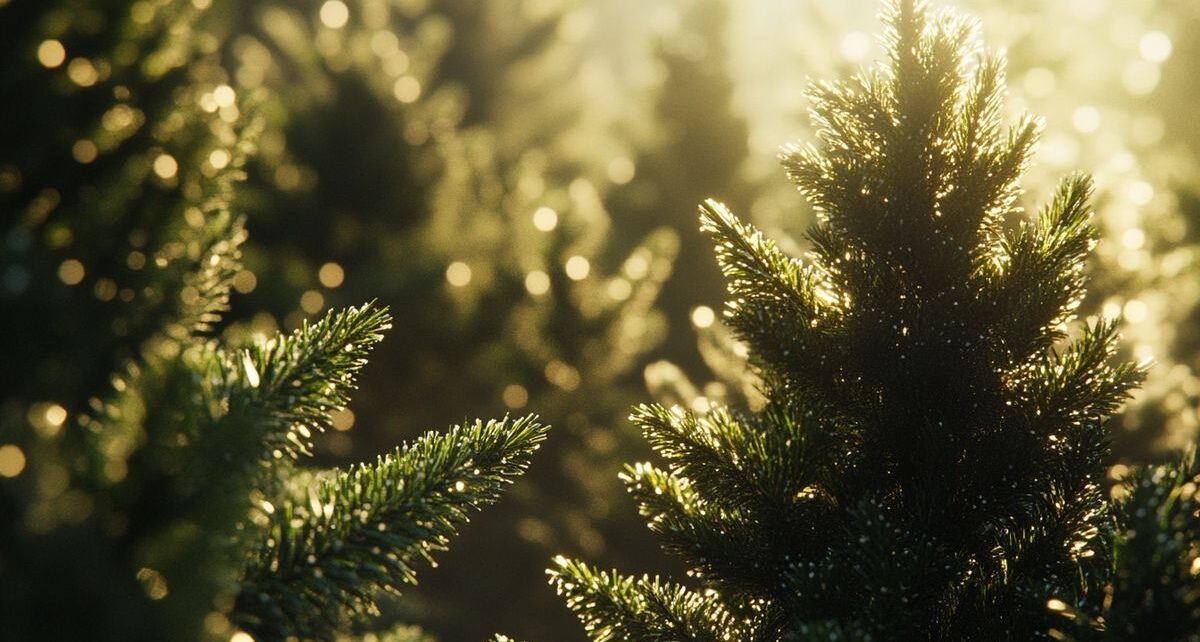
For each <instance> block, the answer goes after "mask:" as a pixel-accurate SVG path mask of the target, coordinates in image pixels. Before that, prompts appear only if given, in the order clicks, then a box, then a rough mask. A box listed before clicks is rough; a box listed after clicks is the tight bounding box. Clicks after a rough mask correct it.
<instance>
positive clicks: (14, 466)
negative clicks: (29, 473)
mask: <svg viewBox="0 0 1200 642" xmlns="http://www.w3.org/2000/svg"><path fill="white" fill-rule="evenodd" d="M23 470H25V453H24V451H22V450H21V449H20V448H19V447H17V446H16V445H15V444H5V445H4V446H0V477H10V478H11V477H16V476H17V475H20V474H21V471H23Z"/></svg>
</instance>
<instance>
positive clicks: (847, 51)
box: [841, 31, 871, 61]
mask: <svg viewBox="0 0 1200 642" xmlns="http://www.w3.org/2000/svg"><path fill="white" fill-rule="evenodd" d="M841 50H842V57H843V58H845V59H846V60H851V61H858V60H862V59H863V58H866V57H867V54H869V53H871V38H870V36H868V35H867V34H865V33H863V32H861V31H851V32H850V33H848V34H846V36H845V37H844V38H842V44H841Z"/></svg>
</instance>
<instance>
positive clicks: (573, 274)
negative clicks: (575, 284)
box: [566, 255, 592, 281]
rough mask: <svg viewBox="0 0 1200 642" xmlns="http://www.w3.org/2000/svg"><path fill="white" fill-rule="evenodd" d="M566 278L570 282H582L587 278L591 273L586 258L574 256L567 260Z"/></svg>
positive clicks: (590, 265)
mask: <svg viewBox="0 0 1200 642" xmlns="http://www.w3.org/2000/svg"><path fill="white" fill-rule="evenodd" d="M566 269H567V278H569V279H571V280H572V281H582V280H584V279H586V278H587V276H588V274H590V273H591V271H592V264H591V263H590V262H588V260H587V258H585V257H582V256H579V255H576V256H572V257H571V258H569V259H567V265H566Z"/></svg>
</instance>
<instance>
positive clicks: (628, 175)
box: [608, 156, 637, 185]
mask: <svg viewBox="0 0 1200 642" xmlns="http://www.w3.org/2000/svg"><path fill="white" fill-rule="evenodd" d="M636 172H637V167H636V166H634V164H633V161H631V160H629V159H628V158H625V157H624V156H618V157H616V158H614V159H612V160H611V161H609V163H608V180H610V181H612V182H613V184H614V185H624V184H626V183H628V182H629V181H632V180H633V176H634V174H635V173H636Z"/></svg>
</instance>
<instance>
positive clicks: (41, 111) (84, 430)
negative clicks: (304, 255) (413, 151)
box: [0, 2, 545, 640]
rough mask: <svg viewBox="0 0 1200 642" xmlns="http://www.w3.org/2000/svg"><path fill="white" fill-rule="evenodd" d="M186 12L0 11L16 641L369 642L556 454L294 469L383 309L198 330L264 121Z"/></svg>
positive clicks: (384, 320)
mask: <svg viewBox="0 0 1200 642" xmlns="http://www.w3.org/2000/svg"><path fill="white" fill-rule="evenodd" d="M203 4H204V3H200V2H174V3H171V2H165V3H158V4H154V5H150V4H147V3H129V2H114V3H106V4H104V5H103V6H92V5H91V4H90V3H76V2H63V3H45V4H41V5H35V4H30V3H22V4H19V5H13V6H4V7H0V16H2V17H3V21H0V25H2V26H3V36H4V37H3V38H2V39H0V53H2V54H3V58H2V61H3V62H0V89H2V90H3V92H4V95H6V96H23V97H25V98H26V100H22V101H6V104H5V117H4V118H3V119H0V141H2V142H3V144H2V145H0V177H2V180H0V206H2V207H3V212H4V218H3V226H4V227H3V231H4V235H3V238H4V240H5V245H4V246H3V248H2V249H0V270H2V274H3V288H2V289H0V297H2V298H0V303H2V305H3V307H4V310H5V314H4V315H3V316H2V317H0V323H2V325H0V330H2V331H3V337H4V339H3V354H4V355H5V363H4V368H3V382H4V389H3V393H2V396H0V477H2V479H0V515H3V519H2V520H0V583H3V585H4V587H5V590H4V591H3V592H2V593H3V594H2V595H0V638H3V639H5V640H32V639H89V640H164V639H171V640H193V639H219V640H228V639H230V638H231V635H233V637H234V638H235V639H244V637H245V636H246V635H253V636H254V637H255V638H257V639H260V640H276V639H287V638H302V639H322V640H329V639H333V638H334V637H335V634H341V633H350V632H352V631H353V630H362V629H369V628H370V627H369V624H368V623H366V622H364V620H365V617H364V616H366V615H368V614H370V613H371V612H373V611H374V610H375V601H376V598H377V596H378V595H380V594H381V593H382V592H383V591H392V592H394V591H397V590H399V588H400V587H401V586H402V585H403V584H405V583H410V582H412V581H413V578H414V575H413V573H414V570H415V568H416V566H417V565H418V564H419V562H420V561H421V560H423V559H425V560H428V559H431V556H432V554H433V553H435V552H437V551H439V550H441V549H443V548H444V547H445V545H446V542H447V539H448V537H449V536H450V535H452V534H453V533H454V531H455V529H456V527H457V526H458V525H459V524H461V523H463V522H464V521H465V520H466V519H467V517H468V515H469V512H470V510H471V509H473V508H475V507H477V506H479V505H482V504H486V503H489V502H491V501H493V500H494V499H495V498H496V496H497V494H498V492H499V491H500V489H501V488H503V487H504V485H505V484H506V483H508V482H509V481H511V478H512V477H514V476H515V475H517V474H519V473H520V472H521V471H522V470H523V469H524V467H525V466H526V464H527V461H528V457H529V455H530V454H531V453H532V451H533V450H534V449H536V448H537V446H538V444H539V443H540V442H541V440H542V439H543V437H544V434H545V428H544V426H542V425H541V424H540V423H539V422H538V421H536V420H535V419H534V418H532V417H526V418H522V419H517V420H508V419H505V420H501V421H488V422H475V423H473V424H471V425H467V426H463V427H458V428H452V429H451V430H450V431H448V432H446V433H444V434H433V433H430V434H427V435H426V436H424V437H421V438H420V439H418V440H416V441H414V442H412V443H411V444H408V445H405V446H401V447H399V448H396V449H394V450H393V451H392V452H390V453H389V454H387V455H385V456H383V457H380V458H379V459H377V460H376V461H375V462H371V463H366V464H361V465H358V466H355V467H352V468H351V469H349V470H345V471H329V472H322V473H313V472H311V471H307V470H304V469H302V468H300V467H298V465H297V461H296V460H298V458H299V456H301V455H308V454H311V452H312V438H313V435H314V434H315V433H317V432H320V431H322V430H324V429H326V428H328V427H329V426H330V425H331V423H332V422H333V417H334V413H336V412H338V411H340V410H343V409H344V407H345V405H346V403H347V401H348V397H347V395H348V392H349V390H350V389H351V388H353V386H354V380H355V377H356V375H357V373H358V372H359V370H360V369H361V368H362V367H363V365H364V364H365V363H366V360H365V357H366V355H367V353H368V352H369V350H370V349H371V348H372V347H373V346H374V345H375V344H376V343H377V342H378V341H379V340H380V338H381V333H382V332H383V331H384V330H386V329H387V328H388V327H390V323H391V320H390V317H389V315H388V314H387V312H386V310H384V309H382V308H380V307H378V306H375V305H373V304H372V305H366V306H361V307H357V308H349V309H346V310H343V311H340V312H331V313H328V314H326V315H325V316H323V317H322V318H321V319H319V320H317V321H316V322H313V323H307V322H306V323H303V324H301V327H300V328H299V329H297V330H296V331H295V332H293V333H291V334H289V335H277V336H274V337H273V338H271V339H269V340H268V339H266V338H260V340H258V341H256V342H254V343H253V344H252V345H248V346H239V345H233V344H231V343H229V342H227V341H222V340H220V339H219V338H218V337H217V335H216V334H215V333H214V329H215V327H216V326H217V324H219V323H220V320H221V314H222V313H223V312H224V311H225V309H226V307H227V304H228V298H229V293H230V289H231V287H232V282H233V280H234V279H235V277H236V275H237V274H239V273H240V272H241V264H240V246H241V244H242V242H243V240H244V239H245V233H244V231H243V230H242V226H241V222H240V219H239V218H238V217H237V216H235V215H234V214H233V213H232V211H231V210H232V194H233V186H234V183H235V182H237V181H238V180H239V179H240V178H241V176H242V173H243V170H242V167H243V166H244V165H245V162H246V159H247V157H248V156H249V155H251V154H252V153H253V152H254V149H255V147H254V139H255V136H256V133H257V131H258V128H259V125H258V122H259V121H258V119H257V118H255V117H254V116H253V113H254V108H255V101H254V100H253V99H247V98H245V97H244V96H242V97H239V96H238V93H237V92H236V91H235V90H234V89H233V88H232V86H230V85H229V84H228V79H227V78H226V76H225V74H224V71H223V69H222V68H221V67H220V66H219V65H218V64H216V61H215V59H214V58H213V56H212V55H210V54H211V52H213V51H214V50H215V48H216V47H215V45H216V43H215V41H214V40H213V38H212V37H211V36H210V35H208V34H206V32H204V31H203V30H202V29H197V28H196V26H197V25H199V24H201V23H202V21H203V19H204V17H205V14H204V12H203V11H202V10H201V9H198V7H199V6H201V5H203ZM237 629H241V634H237V635H234V634H235V632H236V631H237ZM366 639H379V636H378V635H374V634H371V635H369V636H366ZM383 639H389V640H418V639H421V636H420V634H419V632H416V631H414V630H412V629H410V628H404V627H401V628H396V629H394V630H391V631H385V632H384V635H383Z"/></svg>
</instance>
